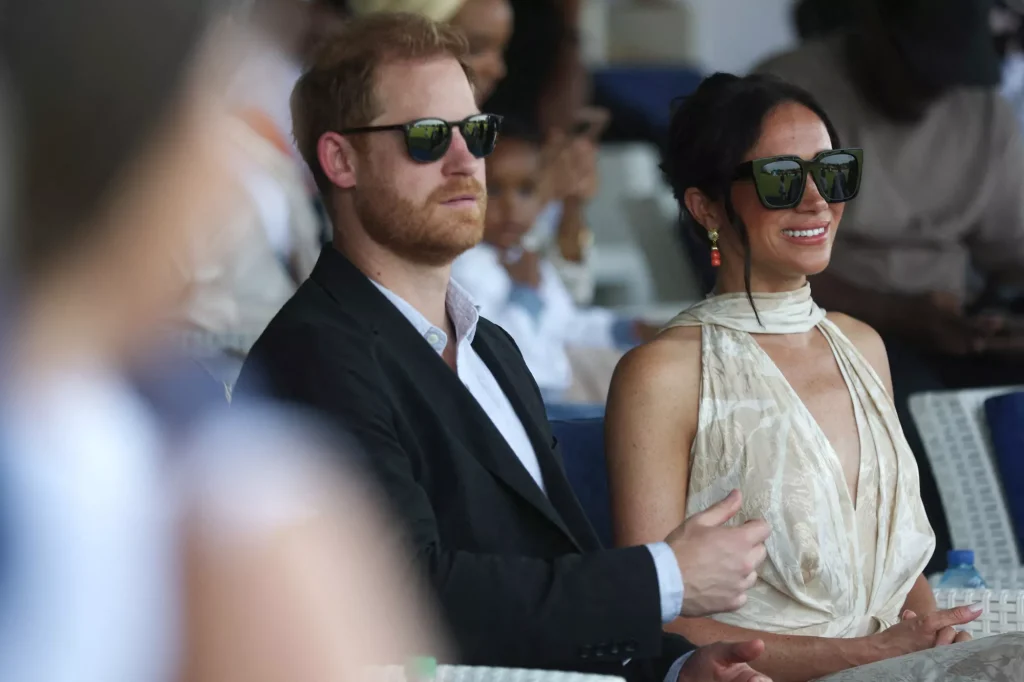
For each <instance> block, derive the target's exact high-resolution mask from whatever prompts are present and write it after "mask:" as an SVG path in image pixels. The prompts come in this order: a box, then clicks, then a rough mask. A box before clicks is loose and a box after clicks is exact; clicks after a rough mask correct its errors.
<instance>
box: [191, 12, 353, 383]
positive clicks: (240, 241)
mask: <svg viewBox="0 0 1024 682" xmlns="http://www.w3.org/2000/svg"><path fill="white" fill-rule="evenodd" d="M333 12H334V10H331V9H330V8H329V7H328V6H327V5H326V4H325V3H324V2H322V0H321V1H320V2H316V3H307V2H299V1H298V0H257V2H256V3H255V4H254V6H253V7H252V9H251V10H250V14H249V16H248V17H240V18H242V19H245V20H246V22H247V25H248V26H252V27H254V28H255V30H254V31H253V36H254V37H253V38H252V39H251V40H250V41H248V42H247V43H246V44H245V46H244V49H243V51H242V59H241V64H240V66H239V68H238V70H237V72H236V73H235V74H234V76H233V77H232V78H231V80H230V83H229V86H228V87H227V89H226V99H227V103H228V106H229V107H230V108H231V110H232V113H233V114H234V116H233V118H234V120H233V121H232V122H230V123H229V124H228V125H227V127H226V129H227V133H228V138H227V140H228V142H229V143H230V144H229V151H230V154H229V159H228V160H229V162H230V164H231V166H232V170H233V172H234V175H235V177H236V179H237V182H238V184H239V185H240V186H241V188H242V190H243V193H244V195H245V197H246V200H245V204H244V208H242V207H240V210H237V211H235V212H234V213H233V214H232V216H231V218H230V220H228V221H226V222H225V224H224V225H223V226H222V229H220V230H218V231H216V232H212V231H207V232H204V233H202V234H201V235H200V237H199V239H197V240H196V241H195V243H194V244H193V245H192V249H191V252H190V253H189V255H188V257H187V258H185V259H184V260H183V261H182V262H181V264H180V267H181V269H182V271H183V272H184V274H185V276H186V277H187V279H188V282H189V296H188V300H187V301H186V303H185V304H184V306H183V307H182V311H181V314H180V315H179V316H178V317H177V318H176V319H175V322H176V323H177V326H178V327H179V328H180V331H181V334H180V335H179V336H180V344H181V346H182V351H183V352H186V353H188V354H190V355H191V356H193V357H195V358H196V359H197V360H199V361H200V362H202V363H203V364H204V365H205V366H206V367H207V368H208V369H209V370H210V371H211V372H213V373H214V374H215V375H216V376H217V377H218V378H220V379H222V380H224V381H226V382H227V383H232V382H233V381H234V379H235V378H236V377H237V373H238V370H239V368H240V366H241V360H242V359H244V357H245V354H246V353H248V351H249V348H250V347H251V346H252V343H253V341H255V339H256V337H257V336H258V335H259V334H260V332H262V331H263V329H264V327H266V325H267V323H268V322H270V319H271V318H272V317H273V316H274V314H275V313H276V312H277V311H278V310H279V309H280V308H281V306H282V305H284V303H285V301H287V300H288V298H289V297H290V296H291V295H292V294H293V293H294V292H295V289H296V288H297V287H298V284H299V283H300V282H302V281H303V280H304V279H305V278H306V277H307V276H308V275H309V273H310V271H312V269H313V265H314V263H315V262H316V258H317V255H318V254H319V251H320V245H321V243H322V241H323V239H322V237H323V234H324V227H325V221H324V219H323V218H322V217H321V214H320V212H319V210H318V199H317V196H316V188H315V186H314V184H313V182H312V178H311V177H310V176H309V171H308V170H307V169H306V167H305V165H304V164H302V161H301V156H300V155H299V153H298V151H297V150H296V149H295V145H294V142H293V140H292V120H291V112H290V110H289V97H290V95H291V90H292V87H293V86H294V85H295V82H296V81H297V80H298V78H299V76H300V75H301V63H302V59H303V55H302V53H303V51H304V50H305V49H307V44H308V43H310V42H315V40H316V39H318V34H319V32H321V31H323V30H325V28H324V27H325V26H330V25H331V22H332V20H338V19H339V18H338V16H337V15H335V14H334V13H333Z"/></svg>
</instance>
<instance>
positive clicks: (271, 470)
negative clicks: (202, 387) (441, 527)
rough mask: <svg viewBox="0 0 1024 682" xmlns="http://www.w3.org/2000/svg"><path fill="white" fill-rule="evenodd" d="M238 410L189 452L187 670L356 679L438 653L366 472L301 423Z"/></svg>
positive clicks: (235, 679) (190, 681)
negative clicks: (331, 452) (331, 453)
mask: <svg viewBox="0 0 1024 682" xmlns="http://www.w3.org/2000/svg"><path fill="white" fill-rule="evenodd" d="M233 412H234V413H235V416H234V417H229V418H227V420H226V423H222V424H219V425H218V427H217V428H216V429H215V430H214V432H213V433H212V434H207V438H206V439H205V442H203V443H200V444H198V446H194V447H192V448H190V449H192V452H187V453H185V456H186V462H187V463H188V465H187V466H186V468H185V472H184V474H183V476H182V478H183V480H184V489H185V491H186V495H185V509H184V512H185V520H186V523H185V526H184V529H185V530H184V548H185V564H184V565H185V586H186V622H185V624H186V629H185V633H186V638H185V642H186V646H185V654H186V655H185V666H184V672H183V675H182V678H183V682H250V681H251V680H261V681H262V682H293V680H327V679H331V680H339V681H340V682H355V681H356V680H360V679H363V678H364V677H363V676H364V675H365V673H364V672H363V671H362V670H361V669H362V668H363V667H364V666H367V665H380V664H403V663H405V662H406V661H407V660H409V658H410V657H412V656H417V655H431V656H438V657H444V654H445V651H444V648H443V647H444V645H443V643H442V642H441V641H440V635H439V633H438V630H437V628H436V625H435V624H434V622H433V620H432V619H431V618H430V617H429V615H428V614H427V612H426V610H425V608H424V604H423V601H422V600H421V598H420V597H421V595H420V594H419V593H418V590H417V589H416V587H417V582H416V580H415V579H414V578H413V576H412V575H411V573H410V572H409V571H408V564H409V560H408V558H407V557H404V556H402V554H403V549H404V548H401V547H400V546H399V542H398V533H397V532H396V529H395V527H394V526H392V525H391V524H390V523H389V522H388V521H387V520H386V519H385V517H384V515H383V514H382V513H381V510H380V508H379V507H378V505H377V500H376V499H374V498H373V497H372V496H371V495H369V494H368V493H367V486H366V485H365V482H360V481H358V480H357V479H356V478H354V476H355V472H354V471H351V470H339V469H337V468H335V467H332V466H330V464H335V463H336V462H337V461H338V460H339V459H340V458H338V457H334V458H333V459H334V462H331V460H330V459H329V458H328V453H327V451H326V450H327V448H326V447H325V444H324V443H315V442H314V441H312V440H310V434H311V433H313V429H311V428H306V427H309V426H311V425H310V424H308V423H307V424H304V425H303V428H301V429H300V424H299V423H293V422H289V421H287V417H285V416H283V415H282V414H278V413H268V414H260V413H258V412H254V413H251V414H246V412H245V411H242V412H241V416H238V415H239V413H238V410H237V409H236V410H233ZM275 424H276V427H275ZM232 425H233V427H234V428H232ZM300 433H301V434H302V435H301V436H299V434H300ZM335 454H337V453H335ZM346 469H347V467H346Z"/></svg>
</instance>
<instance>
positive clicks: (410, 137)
mask: <svg viewBox="0 0 1024 682" xmlns="http://www.w3.org/2000/svg"><path fill="white" fill-rule="evenodd" d="M454 128H458V129H459V132H461V133H462V138H463V139H464V140H465V141H466V146H467V147H468V148H469V153H470V154H472V155H473V156H475V157H476V158H478V159H482V158H484V157H485V156H487V155H488V154H490V153H491V152H493V151H494V143H495V142H497V141H498V132H499V131H500V130H501V116H498V115H496V114H475V115H473V116H469V117H467V118H464V119H462V120H461V121H445V120H443V119H440V118H420V119H416V120H415V121H410V122H408V123H400V124H397V125H390V126H366V127H363V128H348V129H346V130H342V131H341V134H342V135H356V134H362V133H377V132H382V131H386V130H398V131H401V132H402V133H404V135H405V148H406V150H408V152H409V156H410V157H412V160H413V161H417V162H419V163H433V162H434V161H437V160H438V159H440V158H441V157H442V156H444V155H445V153H446V152H447V151H448V147H450V146H451V144H452V130H453V129H454Z"/></svg>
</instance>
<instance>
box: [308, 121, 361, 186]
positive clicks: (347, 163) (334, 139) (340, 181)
mask: <svg viewBox="0 0 1024 682" xmlns="http://www.w3.org/2000/svg"><path fill="white" fill-rule="evenodd" d="M316 156H317V159H318V160H319V161H320V168H321V169H322V170H323V172H324V175H326V176H327V179H328V180H330V181H331V182H332V183H333V184H335V185H336V186H338V187H340V188H341V189H351V188H352V187H355V185H356V158H355V156H356V155H355V149H353V148H352V143H350V142H349V141H348V140H347V139H346V138H345V137H343V136H341V135H339V134H338V133H332V132H328V133H324V134H323V135H321V136H320V139H319V140H317V143H316Z"/></svg>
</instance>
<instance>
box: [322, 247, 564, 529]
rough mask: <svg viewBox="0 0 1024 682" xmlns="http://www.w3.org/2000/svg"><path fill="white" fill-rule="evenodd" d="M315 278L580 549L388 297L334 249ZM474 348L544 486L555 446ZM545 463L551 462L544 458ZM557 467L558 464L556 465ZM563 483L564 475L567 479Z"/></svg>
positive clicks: (468, 442) (472, 446)
mask: <svg viewBox="0 0 1024 682" xmlns="http://www.w3.org/2000/svg"><path fill="white" fill-rule="evenodd" d="M312 278H313V279H314V280H316V281H318V282H319V283H320V284H321V286H323V287H324V288H325V289H327V291H328V293H330V295H331V297H332V298H334V300H335V301H336V302H337V303H338V304H339V305H340V306H342V307H344V308H346V309H348V310H350V311H352V312H353V313H354V314H355V315H357V316H359V317H362V318H363V319H366V320H370V321H371V324H372V326H373V328H374V332H375V333H376V335H377V337H378V339H379V343H382V344H385V345H387V346H389V347H390V348H391V349H392V352H393V353H394V354H395V355H396V356H397V357H398V358H399V359H400V361H401V362H402V364H403V367H404V369H405V370H406V372H407V373H408V375H409V376H410V378H411V380H412V382H413V383H414V388H416V389H418V390H421V391H422V390H423V388H424V387H430V386H432V387H439V388H440V390H436V388H435V390H433V391H431V393H430V401H429V405H430V407H429V409H432V410H433V411H434V412H435V413H436V414H437V417H438V419H440V420H441V421H442V423H443V425H444V428H445V430H447V431H448V432H449V433H451V434H452V437H453V438H454V439H455V440H456V441H458V442H460V443H462V444H463V445H464V446H465V447H466V449H468V450H469V451H470V453H472V455H473V456H474V457H476V459H477V460H478V461H479V462H480V463H481V464H482V465H483V466H484V467H486V468H487V470H488V471H490V472H491V473H492V474H493V475H494V476H495V477H496V478H498V479H499V480H501V481H502V482H503V483H505V484H506V485H507V486H508V487H509V488H510V489H512V490H513V491H514V492H515V493H516V494H518V495H519V496H520V497H522V498H523V499H524V500H526V501H527V502H529V503H530V505H532V506H533V507H535V508H536V509H537V510H538V511H539V512H540V513H541V514H542V515H543V516H544V517H545V518H547V519H548V520H549V521H550V522H551V523H553V524H555V526H557V527H558V528H559V529H560V530H561V531H562V532H563V533H564V534H565V535H566V536H567V537H568V538H569V539H570V540H571V541H572V542H573V543H574V544H575V545H576V546H577V547H579V543H578V542H577V541H576V538H575V536H574V535H573V534H572V532H570V530H569V528H568V527H567V526H566V523H565V521H564V520H563V519H562V517H561V516H560V515H559V513H558V511H556V509H555V507H554V506H553V505H552V502H551V500H549V499H548V497H547V496H545V494H544V491H542V490H541V489H540V487H539V486H538V485H537V483H536V481H534V480H533V478H532V477H531V476H530V473H529V472H528V471H527V470H526V467H524V466H523V464H522V462H520V461H519V458H518V457H517V456H516V454H515V452H513V450H512V447H511V446H510V445H509V444H508V441H506V440H505V437H504V436H502V435H501V432H500V431H498V427H496V426H495V425H494V422H493V421H491V418H490V417H489V416H488V415H487V413H486V412H484V410H483V408H482V407H480V403H478V402H477V400H476V398H474V397H473V395H472V394H471V393H470V392H469V390H468V389H467V388H466V387H465V386H464V385H463V384H462V381H460V380H459V377H458V375H456V374H455V372H453V371H452V370H451V368H450V367H448V365H447V364H445V362H444V360H443V359H442V358H441V357H440V356H439V355H438V354H437V353H436V352H435V351H434V349H433V348H431V347H430V345H429V344H427V342H426V341H425V340H424V339H423V338H422V337H421V336H420V334H419V332H417V331H416V329H415V328H414V327H413V326H412V325H411V324H410V323H409V320H407V319H406V318H405V317H404V316H403V315H402V313H401V312H399V311H398V310H397V309H396V308H395V307H394V306H393V305H392V304H391V302H390V301H388V300H387V298H385V297H384V295H383V294H382V293H381V292H380V291H378V290H377V288H376V287H375V286H374V285H373V284H372V283H371V282H370V281H369V280H368V279H367V277H366V275H364V274H363V273H362V272H360V271H359V270H358V269H357V268H356V267H355V266H354V265H352V263H351V262H349V261H348V259H347V258H345V257H344V256H342V255H341V254H340V253H338V252H337V251H335V250H334V249H333V248H332V246H331V245H328V246H326V247H325V248H324V250H323V252H322V253H321V256H320V261H319V262H318V263H317V266H316V268H315V269H314V272H313V275H312ZM473 348H474V349H475V350H477V352H478V353H480V351H481V348H485V351H484V352H485V353H486V355H484V354H481V358H482V359H483V360H484V362H485V363H486V364H487V366H488V368H490V369H491V371H492V373H493V374H494V376H495V378H496V379H497V380H498V383H499V385H500V386H501V389H502V391H504V392H505V395H506V396H507V397H508V398H509V401H510V402H511V403H512V405H513V407H514V408H515V410H516V414H517V415H518V416H519V418H520V420H522V422H523V426H524V427H525V428H526V430H527V433H528V434H529V436H530V441H531V443H532V444H533V446H534V449H535V450H536V451H537V457H538V459H540V462H541V467H542V473H543V474H544V476H545V482H546V481H547V480H548V479H549V478H551V477H552V476H551V475H550V474H549V473H548V470H547V468H548V467H547V466H546V465H545V462H546V461H551V460H552V459H553V458H552V457H551V454H550V453H551V444H550V443H546V444H543V447H540V445H541V443H540V441H543V438H539V434H538V429H537V428H536V425H535V423H534V422H533V420H532V419H531V418H530V416H529V415H528V414H527V413H526V410H525V408H524V406H523V403H522V401H521V399H520V397H519V394H518V393H517V390H516V388H515V387H513V386H512V385H511V384H510V382H509V380H508V377H507V375H506V373H505V371H504V369H503V368H502V366H501V363H500V362H498V361H497V359H496V358H495V356H494V354H493V353H492V352H491V350H490V348H486V344H482V343H479V335H477V341H475V342H474V344H473ZM545 458H546V459H545ZM556 466H557V465H556ZM562 477H563V478H564V474H563V475H562Z"/></svg>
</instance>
